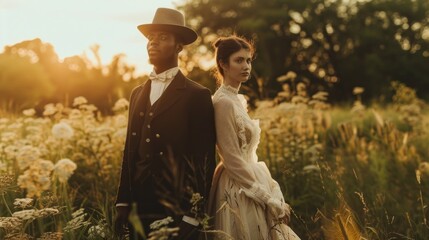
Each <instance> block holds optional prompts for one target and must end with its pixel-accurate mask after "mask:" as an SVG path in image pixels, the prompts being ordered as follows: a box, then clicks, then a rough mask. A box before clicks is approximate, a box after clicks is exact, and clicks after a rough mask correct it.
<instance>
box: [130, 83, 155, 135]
mask: <svg viewBox="0 0 429 240" xmlns="http://www.w3.org/2000/svg"><path fill="white" fill-rule="evenodd" d="M150 86H151V81H150V80H148V81H146V83H144V85H143V89H142V90H140V91H139V92H137V93H136V97H135V98H134V103H133V104H132V106H133V108H132V109H130V111H131V115H130V116H131V117H132V120H133V121H132V123H131V126H132V128H131V129H136V128H137V126H138V125H137V123H138V122H139V121H138V118H139V112H144V111H145V107H146V106H147V101H149V94H150Z"/></svg>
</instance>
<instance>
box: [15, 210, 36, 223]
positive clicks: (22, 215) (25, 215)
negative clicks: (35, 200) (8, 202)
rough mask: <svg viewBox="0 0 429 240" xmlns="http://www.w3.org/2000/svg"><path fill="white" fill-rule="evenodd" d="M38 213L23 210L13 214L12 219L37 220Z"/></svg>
mask: <svg viewBox="0 0 429 240" xmlns="http://www.w3.org/2000/svg"><path fill="white" fill-rule="evenodd" d="M36 213H37V210H36V209H27V210H21V211H18V212H14V213H12V217H16V218H19V219H21V220H24V221H26V220H30V219H35V218H36Z"/></svg>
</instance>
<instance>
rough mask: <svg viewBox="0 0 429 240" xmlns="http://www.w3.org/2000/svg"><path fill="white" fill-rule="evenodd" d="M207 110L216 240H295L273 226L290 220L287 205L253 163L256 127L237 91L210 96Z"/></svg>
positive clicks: (260, 167)
mask: <svg viewBox="0 0 429 240" xmlns="http://www.w3.org/2000/svg"><path fill="white" fill-rule="evenodd" d="M213 104H214V109H215V123H216V136H217V147H218V150H219V154H220V156H221V163H220V164H219V165H218V166H217V168H216V171H215V175H214V179H213V185H212V189H211V197H210V198H211V201H212V204H210V205H211V208H212V209H211V210H212V211H213V212H215V226H214V227H215V229H216V230H218V232H219V233H216V234H215V235H216V239H236V240H241V239H244V240H251V239H252V240H253V239H255V240H266V239H270V240H277V239H299V237H298V236H297V235H296V234H295V233H294V232H293V231H292V230H291V229H290V228H289V227H288V226H287V225H285V224H283V223H281V222H280V221H279V219H281V218H282V217H284V216H285V215H289V214H290V208H289V205H288V204H286V203H285V202H284V199H283V194H282V192H281V190H280V187H279V185H278V183H277V182H276V181H275V180H274V179H272V177H271V174H270V172H269V170H268V168H267V166H266V165H265V163H264V162H260V161H259V162H258V156H257V155H256V148H257V146H258V144H259V139H260V132H261V129H260V127H259V121H258V120H252V119H250V117H249V115H248V114H247V110H246V109H245V107H244V106H243V104H242V101H241V100H240V95H239V94H238V90H237V89H235V88H232V87H230V86H225V85H222V86H221V87H220V88H219V89H218V90H217V91H216V93H215V95H214V97H213ZM220 232H222V233H220Z"/></svg>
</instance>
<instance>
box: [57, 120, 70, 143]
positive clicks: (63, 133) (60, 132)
mask: <svg viewBox="0 0 429 240" xmlns="http://www.w3.org/2000/svg"><path fill="white" fill-rule="evenodd" d="M52 135H53V136H54V137H55V138H57V139H65V140H67V139H70V138H72V137H73V135H74V131H73V128H72V127H71V126H70V125H69V124H68V123H66V122H60V123H57V124H55V125H54V126H53V127H52Z"/></svg>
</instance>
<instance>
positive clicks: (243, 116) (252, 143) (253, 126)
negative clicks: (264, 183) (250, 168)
mask: <svg viewBox="0 0 429 240" xmlns="http://www.w3.org/2000/svg"><path fill="white" fill-rule="evenodd" d="M222 101H228V102H230V103H231V106H232V108H233V113H234V121H235V125H236V128H235V130H236V134H237V136H238V141H239V145H240V149H241V154H242V155H243V156H244V159H245V160H248V161H251V162H257V161H258V158H257V155H256V149H257V147H258V144H259V139H260V135H261V128H260V127H259V120H257V119H251V118H250V116H249V114H248V113H247V109H246V106H245V104H246V99H245V98H244V96H243V95H241V94H238V90H237V89H235V88H233V87H231V86H226V85H222V86H221V87H220V88H219V89H218V90H217V91H216V93H215V95H214V97H213V104H219V103H220V102H222ZM229 134H231V133H229Z"/></svg>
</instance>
